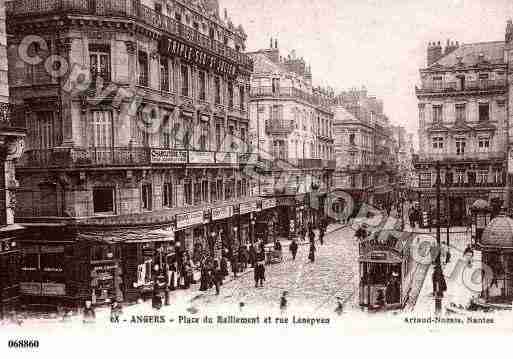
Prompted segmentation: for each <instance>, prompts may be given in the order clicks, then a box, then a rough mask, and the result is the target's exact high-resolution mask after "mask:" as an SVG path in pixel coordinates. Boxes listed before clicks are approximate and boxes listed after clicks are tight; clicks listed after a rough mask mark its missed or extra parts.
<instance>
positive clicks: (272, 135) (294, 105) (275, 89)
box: [249, 39, 335, 235]
mask: <svg viewBox="0 0 513 359" xmlns="http://www.w3.org/2000/svg"><path fill="white" fill-rule="evenodd" d="M249 55H250V56H251V58H252V59H253V61H254V73H253V75H252V77H251V97H250V104H249V106H250V117H251V119H252V121H251V128H250V138H251V143H252V146H253V149H255V150H256V151H257V152H258V153H259V154H260V158H261V159H262V160H263V162H264V163H265V164H266V166H265V168H263V173H262V174H261V180H260V182H261V191H262V195H266V196H277V198H278V201H282V203H283V207H284V208H286V210H285V211H281V212H280V213H281V214H282V215H283V218H279V219H278V222H279V223H281V224H282V227H283V228H282V229H281V230H280V232H281V233H284V235H289V234H290V232H291V231H290V228H294V231H296V230H297V228H298V227H299V226H302V225H304V224H306V223H307V222H309V221H311V220H312V218H311V216H309V214H310V213H308V212H309V211H308V210H307V209H308V207H309V203H308V201H309V199H308V194H309V193H312V192H316V193H317V194H318V196H319V197H323V195H325V194H326V192H327V191H328V190H329V188H330V186H331V181H332V178H331V174H332V172H333V169H334V166H335V161H334V147H333V111H332V108H331V106H332V102H333V94H332V93H330V92H329V91H327V90H323V89H321V88H319V87H314V86H313V85H312V73H311V68H310V66H307V64H306V62H305V60H304V59H303V58H299V57H297V56H296V54H295V52H294V51H293V52H292V53H291V54H289V55H288V56H287V57H282V56H281V55H280V50H279V48H278V40H276V39H275V40H274V41H273V39H271V43H270V46H269V48H268V49H264V50H260V51H256V52H252V53H250V54H249ZM284 170H285V172H284ZM284 175H285V176H284ZM295 209H297V210H295ZM313 220H315V219H313ZM291 221H293V222H291ZM294 231H292V232H294Z"/></svg>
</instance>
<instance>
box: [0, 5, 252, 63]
mask: <svg viewBox="0 0 513 359" xmlns="http://www.w3.org/2000/svg"><path fill="white" fill-rule="evenodd" d="M53 13H74V14H85V15H95V16H119V17H128V18H133V19H136V20H138V21H141V22H143V23H145V24H148V25H151V26H153V27H155V28H158V29H161V30H163V31H166V32H168V33H170V34H173V35H175V36H179V37H181V38H182V39H184V40H187V41H189V42H192V43H194V44H196V45H198V46H200V47H202V48H205V49H208V50H210V51H212V52H213V53H215V54H217V55H219V56H222V57H225V58H228V59H230V60H231V61H233V62H236V63H238V64H240V65H242V66H243V67H245V68H252V64H253V62H252V60H251V58H250V57H249V56H248V55H246V54H244V53H241V52H239V51H237V50H235V49H232V48H230V47H228V46H226V45H224V44H223V43H222V42H219V41H217V40H214V39H211V38H209V37H208V36H206V35H204V34H202V33H201V32H200V31H198V30H196V29H194V28H191V27H188V26H186V25H184V24H182V23H181V22H179V21H177V20H175V19H172V18H170V17H168V16H166V15H163V14H160V13H158V12H156V11H155V10H153V9H151V8H149V7H147V6H145V5H143V4H140V3H139V1H137V0H97V1H92V0H45V1H35V0H13V1H8V2H6V15H7V16H6V17H7V19H9V20H12V19H13V17H17V16H23V17H28V16H31V17H33V16H37V15H45V14H53Z"/></svg>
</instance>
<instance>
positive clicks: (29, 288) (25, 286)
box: [20, 282, 41, 295]
mask: <svg viewBox="0 0 513 359" xmlns="http://www.w3.org/2000/svg"><path fill="white" fill-rule="evenodd" d="M20 293H21V294H26V295H41V283H33V282H23V283H20Z"/></svg>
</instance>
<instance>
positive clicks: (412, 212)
mask: <svg viewBox="0 0 513 359" xmlns="http://www.w3.org/2000/svg"><path fill="white" fill-rule="evenodd" d="M408 219H409V221H410V227H411V228H412V229H415V208H414V207H411V208H410V211H409V213H408Z"/></svg>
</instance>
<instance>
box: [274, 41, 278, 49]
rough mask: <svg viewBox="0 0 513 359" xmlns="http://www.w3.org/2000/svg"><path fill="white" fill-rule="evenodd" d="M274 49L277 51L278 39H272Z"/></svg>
mask: <svg viewBox="0 0 513 359" xmlns="http://www.w3.org/2000/svg"><path fill="white" fill-rule="evenodd" d="M274 48H275V49H277V48H278V39H274Z"/></svg>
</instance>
